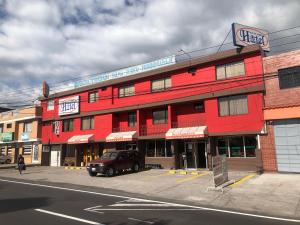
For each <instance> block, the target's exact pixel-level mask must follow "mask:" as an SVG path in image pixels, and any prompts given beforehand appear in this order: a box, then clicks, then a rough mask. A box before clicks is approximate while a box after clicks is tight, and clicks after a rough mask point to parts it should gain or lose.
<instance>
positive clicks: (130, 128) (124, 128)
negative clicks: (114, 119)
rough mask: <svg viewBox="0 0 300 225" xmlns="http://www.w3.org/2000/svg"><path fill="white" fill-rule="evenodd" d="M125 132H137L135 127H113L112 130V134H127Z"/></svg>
mask: <svg viewBox="0 0 300 225" xmlns="http://www.w3.org/2000/svg"><path fill="white" fill-rule="evenodd" d="M127 131H137V127H136V126H135V127H114V128H113V129H112V132H113V133H116V132H127Z"/></svg>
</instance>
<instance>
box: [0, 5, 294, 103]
mask: <svg viewBox="0 0 300 225" xmlns="http://www.w3.org/2000/svg"><path fill="white" fill-rule="evenodd" d="M299 11H300V3H299V1H298V0H294V1H286V2H284V3H283V2H282V1H274V0H273V1H271V0H270V1H263V2H262V1H259V0H252V1H234V0H228V1H216V0H202V1H198V0H189V1H182V0H164V1H160V0H151V1H150V0H148V1H146V0H128V1H121V0H120V1H118V0H114V1H112V0H102V1H94V0H85V1H82V0H73V1H59V0H44V1H43V0H26V1H22V0H10V1H3V0H2V1H1V0H0V71H1V73H0V78H1V80H0V102H3V101H4V100H5V101H8V100H11V101H13V100H14V97H15V96H16V95H15V96H10V97H9V98H7V97H6V96H5V95H4V94H3V93H5V92H6V91H7V90H8V89H9V90H16V89H19V90H20V89H24V87H25V88H28V87H34V86H36V87H37V88H36V90H35V91H32V92H30V94H31V95H32V96H33V95H36V93H39V91H40V86H41V83H42V81H43V80H47V81H48V82H49V83H53V84H55V83H56V82H59V81H64V80H67V79H70V78H76V77H79V76H80V75H87V74H94V73H96V72H104V71H108V70H113V69H116V68H119V67H125V66H129V65H134V64H139V63H142V62H147V61H149V60H153V59H155V58H158V57H163V56H166V55H170V54H173V53H176V52H177V51H178V50H179V49H184V50H186V51H189V50H193V49H198V48H204V47H208V46H211V45H215V44H219V43H221V42H222V41H223V39H224V37H225V35H226V34H227V32H228V31H229V29H230V25H231V23H232V22H239V23H243V24H247V25H250V26H256V27H261V28H264V29H268V30H270V31H272V30H278V29H282V28H286V27H292V26H296V25H299V24H297V23H298V21H299V20H300V16H299V13H298V12H299ZM230 39H231V37H229V38H228V40H227V41H230ZM229 46H230V45H228V47H229ZM215 50H216V49H215ZM215 50H214V51H215ZM64 84H65V83H64ZM26 94H27V95H28V93H26ZM25 96H26V95H25Z"/></svg>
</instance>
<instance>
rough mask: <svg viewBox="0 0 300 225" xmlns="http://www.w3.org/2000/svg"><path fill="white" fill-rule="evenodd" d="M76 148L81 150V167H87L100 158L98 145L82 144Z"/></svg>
mask: <svg viewBox="0 0 300 225" xmlns="http://www.w3.org/2000/svg"><path fill="white" fill-rule="evenodd" d="M76 148H77V149H78V150H79V153H80V154H79V160H80V166H86V165H87V164H88V163H89V162H90V161H92V160H94V159H96V158H99V155H100V152H99V146H97V145H96V144H82V145H77V147H76ZM77 162H78V161H77Z"/></svg>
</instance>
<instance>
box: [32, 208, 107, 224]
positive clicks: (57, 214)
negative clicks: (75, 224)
mask: <svg viewBox="0 0 300 225" xmlns="http://www.w3.org/2000/svg"><path fill="white" fill-rule="evenodd" d="M35 211H38V212H41V213H46V214H50V215H53V216H58V217H63V218H66V219H70V220H76V221H80V222H83V223H88V224H93V225H104V224H101V223H98V222H93V221H90V220H85V219H81V218H78V217H73V216H68V215H65V214H61V213H56V212H52V211H48V210H44V209H35Z"/></svg>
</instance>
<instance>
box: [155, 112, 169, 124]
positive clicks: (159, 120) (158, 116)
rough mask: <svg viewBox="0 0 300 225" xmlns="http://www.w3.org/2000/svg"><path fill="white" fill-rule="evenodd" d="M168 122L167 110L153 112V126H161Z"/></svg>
mask: <svg viewBox="0 0 300 225" xmlns="http://www.w3.org/2000/svg"><path fill="white" fill-rule="evenodd" d="M167 122H168V110H166V109H163V110H156V111H153V124H163V123H167Z"/></svg>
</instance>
